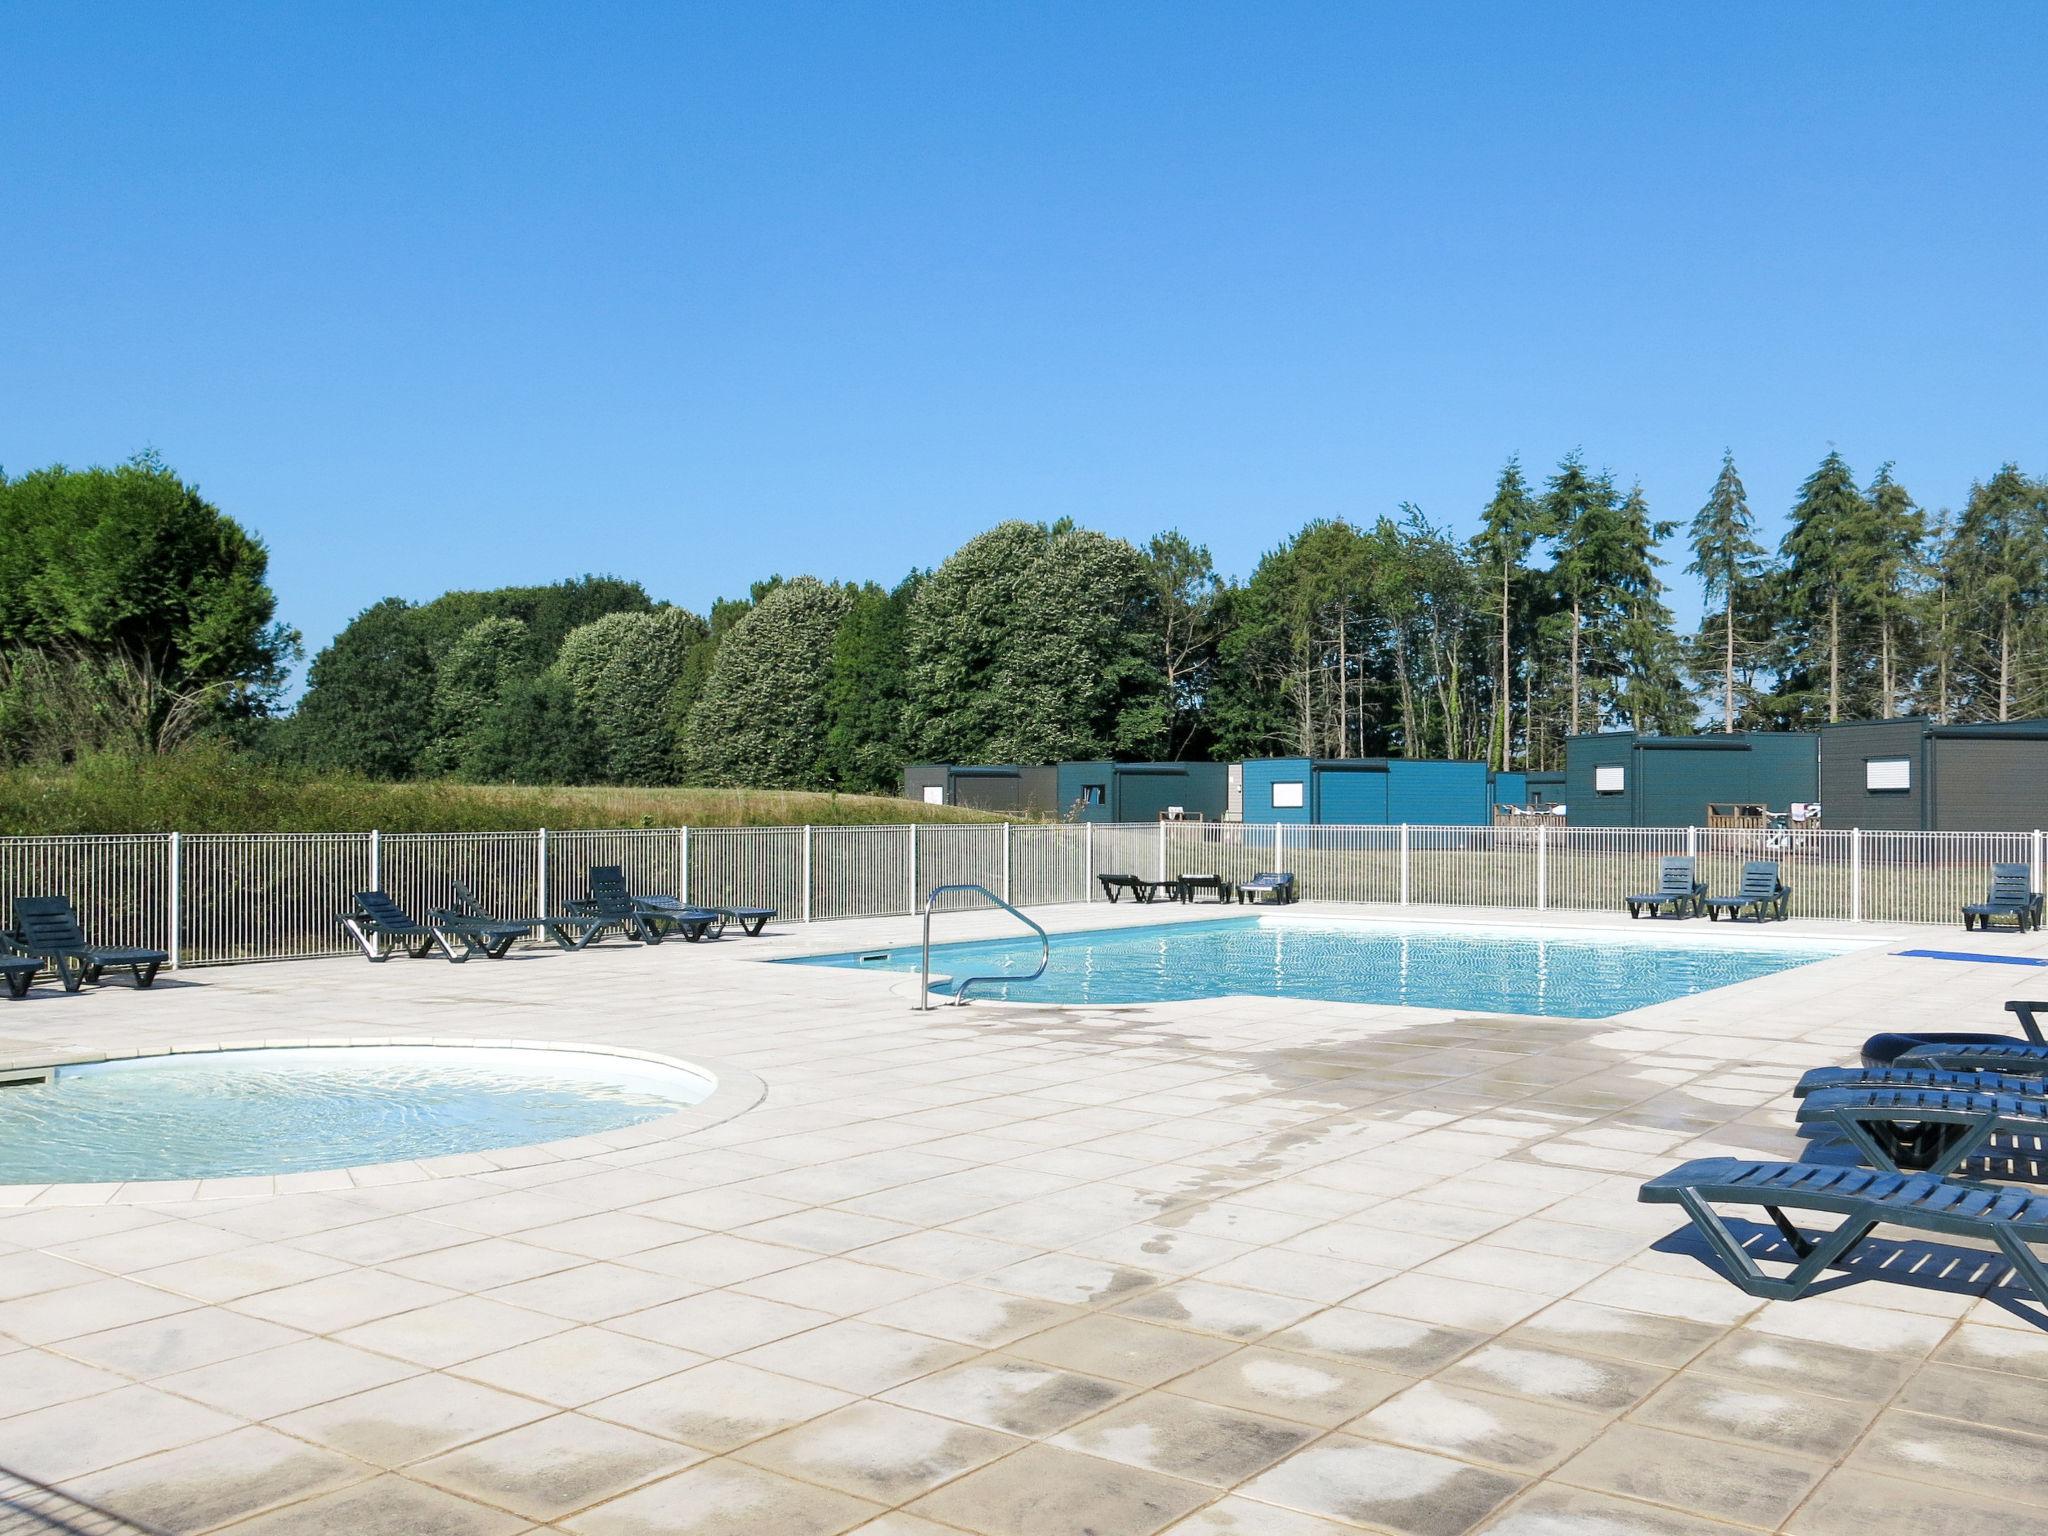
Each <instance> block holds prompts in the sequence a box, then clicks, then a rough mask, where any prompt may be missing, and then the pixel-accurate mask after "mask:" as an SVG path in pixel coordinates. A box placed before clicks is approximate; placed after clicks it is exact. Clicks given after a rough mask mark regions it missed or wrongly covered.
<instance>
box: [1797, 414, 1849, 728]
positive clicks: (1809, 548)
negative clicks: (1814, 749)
mask: <svg viewBox="0 0 2048 1536" xmlns="http://www.w3.org/2000/svg"><path fill="white" fill-rule="evenodd" d="M1868 516H1869V503H1868V502H1866V501H1865V500H1864V499H1863V495H1862V493H1861V492H1860V491H1858V490H1857V489H1856V481H1855V477H1854V476H1852V475H1851V474H1850V473H1849V466H1848V465H1847V464H1846V463H1845V462H1843V459H1842V456H1841V454H1839V453H1836V452H1834V451H1832V450H1830V451H1829V453H1828V456H1827V457H1826V458H1824V459H1822V460H1821V461H1820V467H1819V468H1817V469H1816V470H1814V472H1813V473H1812V474H1810V475H1808V476H1807V477H1806V481H1805V483H1804V484H1803V485H1801V486H1800V487H1799V499H1798V501H1796V502H1795V503H1793V506H1792V522H1791V526H1790V527H1789V528H1787V529H1786V531H1785V539H1784V543H1783V545H1782V547H1781V548H1782V553H1783V555H1784V559H1785V570H1784V581H1783V585H1784V595H1785V597H1786V599H1787V600H1788V602H1789V604H1790V606H1791V609H1792V611H1793V613H1794V614H1795V615H1797V616H1798V619H1799V622H1798V623H1797V624H1796V625H1795V628H1794V631H1793V633H1791V634H1790V635H1788V636H1787V637H1786V639H1787V642H1788V644H1789V646H1790V652H1789V660H1790V663H1791V666H1792V668H1793V670H1795V671H1797V672H1798V673H1800V674H1802V676H1803V678H1804V679H1805V680H1806V681H1807V685H1808V691H1809V692H1810V690H1811V679H1812V677H1813V675H1814V673H1815V672H1816V671H1817V670H1818V668H1817V667H1816V665H1815V661H1816V646H1815V643H1814V639H1813V636H1812V634H1811V624H1812V620H1813V616H1814V615H1816V614H1818V615H1819V616H1820V618H1821V622H1822V630H1823V634H1822V637H1821V640H1820V643H1819V646H1818V648H1817V649H1818V653H1819V659H1820V660H1822V661H1823V662H1824V664H1825V667H1826V670H1827V718H1828V720H1829V722H1830V723H1832V722H1834V721H1837V720H1840V719H1841V718H1842V648H1843V645H1844V643H1845V642H1846V640H1847V638H1848V634H1849V631H1850V628H1851V623H1850V621H1851V620H1852V619H1853V617H1854V615H1853V613H1852V611H1851V609H1852V604H1853V601H1854V599H1855V597H1856V595H1857V593H1858V591H1859V590H1860V589H1859V587H1858V584H1857V573H1856V563H1855V562H1856V551H1857V549H1858V548H1859V547H1860V546H1861V545H1862V544H1863V543H1864V542H1865V531H1864V528H1863V526H1862V525H1863V524H1864V523H1865V522H1866V520H1867V518H1868Z"/></svg>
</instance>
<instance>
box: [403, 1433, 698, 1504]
mask: <svg viewBox="0 0 2048 1536" xmlns="http://www.w3.org/2000/svg"><path fill="white" fill-rule="evenodd" d="M702 1459H703V1453H702V1452H701V1451H696V1450H692V1449H690V1448H689V1447H687V1446H683V1445H678V1444H677V1443H676V1442H675V1441H673V1440H660V1439H656V1438H655V1437H654V1436H652V1435H643V1434H640V1433H639V1432H638V1431H636V1430H630V1429H626V1428H624V1427H622V1426H620V1425H617V1424H606V1423H604V1422H602V1421H600V1420H597V1419H591V1418H585V1417H584V1416H583V1415H581V1414H574V1413H562V1414H557V1415H555V1416H554V1417H553V1418H551V1419H541V1420H538V1421H536V1422H535V1423H532V1424H527V1425H523V1426H522V1427H520V1428H518V1429H511V1430H507V1431H505V1433H503V1434H500V1435H493V1436H491V1437H490V1438H489V1439H488V1440H479V1441H476V1442H475V1443H473V1444H470V1445H466V1446H463V1447H461V1448H460V1449H458V1450H453V1451H448V1452H446V1453H444V1454H442V1455H440V1456H436V1457H434V1458H433V1459H432V1460H430V1461H423V1462H419V1463H417V1464H416V1465H414V1466H413V1467H412V1468H411V1469H410V1475H411V1476H413V1477H416V1478H418V1479H419V1480H420V1481H422V1482H428V1483H432V1484H434V1485H435V1486H436V1487H440V1488H445V1489H447V1490H448V1491H449V1492H450V1493H456V1494H461V1495H463V1496H464V1497H466V1498H473V1499H480V1500H484V1501H487V1502H489V1503H492V1504H496V1505H500V1506H502V1507H504V1508H506V1509H509V1510H511V1511H512V1512H513V1513H515V1514H520V1515H524V1516H526V1517H527V1518H528V1519H529V1520H559V1519H561V1518H562V1517H563V1516H564V1515H567V1514H570V1513H572V1512H574V1511H576V1510H579V1509H586V1508H588V1507H589V1506H590V1505H592V1504H595V1503H597V1502H598V1501H599V1500H600V1499H609V1498H614V1497H616V1496H618V1495H619V1494H622V1493H625V1492H627V1491H628V1490H630V1489H634V1488H638V1487H640V1486H641V1485H642V1484H643V1483H651V1482H653V1481H654V1480H655V1479H656V1478H660V1477H666V1476H667V1475H669V1474H670V1473H673V1472H679V1471H681V1470H682V1469H683V1468H684V1467H687V1466H690V1465H691V1464H692V1463H694V1462H697V1461H701V1460H702Z"/></svg>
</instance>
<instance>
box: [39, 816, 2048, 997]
mask: <svg viewBox="0 0 2048 1536" xmlns="http://www.w3.org/2000/svg"><path fill="white" fill-rule="evenodd" d="M1678 853H1684V854H1691V855H1692V856H1693V857H1694V858H1696V859H1697V860H1698V861H1699V873H1700V878H1702V879H1703V880H1705V881H1706V882H1707V884H1708V886H1709V887H1710V888H1711V889H1713V890H1716V891H1729V890H1733V889H1734V888H1735V887H1736V885H1737V884H1738V883H1739V882H1740V880H1741V877H1742V866H1743V864H1744V863H1745V862H1746V861H1748V860H1751V859H1774V860H1776V861H1777V862H1778V863H1779V865H1780V866H1781V868H1782V871H1783V875H1784V878H1785V881H1786V883H1787V884H1788V885H1790V886H1791V888H1792V900H1791V911H1792V915H1793V916H1795V917H1806V918H1817V919H1824V920H1829V921H1835V922H1872V923H1947V922H1953V921H1954V920H1955V917H1956V913H1957V909H1958V908H1959V907H1960V906H1961V905H1962V904H1963V903H1964V902H1967V901H1974V900H1977V899H1979V898H1981V897H1982V896H1983V894H1984V891H1985V887H1986V885H1987V883H1988V878H1989V873H1990V867H1991V866H1992V865H1993V864H2026V865H2028V866H2029V867H2030V868H2031V869H2032V871H2033V877H2034V885H2035V889H2037V890H2038V889H2040V888H2041V886H2042V877H2043V868H2042V856H2043V838H2042V834H2041V833H2040V832H2038V831H2036V832H1859V831H1816V832H1803V833H1802V832H1786V831H1783V830H1770V829H1759V830H1748V829H1736V828H1704V827H1615V828H1606V827H1548V826H1542V825H1538V826H1534V827H1521V826H1500V827H1425V826H1393V827H1383V826H1372V827H1333V826H1282V825H1274V824H1271V823H1249V822H1247V823H1239V822H1147V823H1143V824H1139V825H1118V826H1112V825H1067V824H1061V825H1054V826H1019V825H1012V824H1004V825H988V826H900V827H873V826H862V827H665V828H652V829H647V828H636V829H632V830H622V831H615V832H544V831H536V832H459V833H377V832H336V833H246V834H231V835H220V834H205V835H196V834H187V833H176V832H172V833H163V834H151V835H133V836H118V837H13V838H0V918H4V916H5V913H6V912H7V910H8V907H9V906H10V905H11V903H12V900H13V898H14V897H16V896H32V895H50V894H59V893H61V894H64V895H68V896H70V897H71V898H72V900H73V901H74V902H75V903H76V904H77V905H78V908H79V913H80V916H81V918H82V919H83V921H84V924H85V927H86V931H87V934H88V936H89V937H92V938H95V939H96V940H98V941H100V942H104V943H110V944H145V945H148V946H150V947H152V948H157V949H163V950H166V951H168V952H169V953H170V954H171V956H172V957H173V963H174V964H177V965H184V966H191V965H217V964H225V963H229V962H234V961H243V960H285V959H299V958H307V957H312V956H318V955H338V954H344V953H347V952H348V944H347V941H346V938H345V936H344V934H343V932H342V929H341V925H340V916H341V914H342V912H343V911H345V910H346V909H347V908H348V906H349V905H350V903H351V901H352V899H353V897H354V894H355V893H356V892H357V891H361V890H366V889H370V888H372V887H380V888H382V889H384V890H388V891H389V892H390V893H391V894H392V895H393V896H394V897H395V898H396V899H397V900H398V902H399V904H400V905H402V906H404V907H406V908H407V909H408V910H410V911H413V912H415V913H425V912H427V911H430V910H432V909H433V908H435V907H440V906H445V905H447V904H448V902H449V898H450V896H451V895H452V893H453V890H454V887H455V886H457V885H463V886H466V887H467V888H468V889H469V890H470V891H472V892H473V893H474V894H475V895H476V897H477V899H478V900H480V901H481V902H482V903H483V904H484V906H485V907H487V908H488V909H489V910H490V911H492V912H494V913H497V914H501V915H504V916H511V917H528V916H539V915H543V914H547V913H553V912H559V911H560V910H562V907H563V904H564V903H566V902H568V901H570V900H573V899H574V898H576V897H578V896H581V895H582V894H583V893H584V891H585V889H586V887H587V886H588V883H589V875H590V869H591V866H593V865H597V864H617V865H620V866H621V867H623V868H624V869H625V871H626V877H627V880H628V881H629V883H630V884H631V886H632V888H633V889H634V890H635V891H639V892H646V893H648V894H656V893H659V894H662V895H674V896H678V897H681V898H682V899H684V900H686V901H690V902H694V903H697V904H698V905H701V906H768V907H774V908H776V909H777V910H778V911H779V912H780V913H781V914H782V918H783V920H784V921H789V922H822V921H826V920H829V919H835V918H851V917H891V916H904V915H907V914H910V913H913V912H917V911H920V910H922V909H923V906H924V893H925V892H927V891H929V890H931V889H933V888H934V887H936V886H941V885H969V884H971V885H982V886H986V887H987V888H988V889H990V890H992V891H994V892H996V893H997V894H999V895H1000V896H1002V897H1003V898H1004V899H1005V900H1007V901H1009V902H1011V903H1013V904H1015V905H1017V906H1020V907H1028V906H1047V905H1051V904H1055V903H1060V902H1082V901H1097V900H1100V899H1101V892H1100V889H1099V887H1098V884H1097V877H1098V876H1101V875H1107V874H1131V875H1139V876H1142V877H1143V878H1145V879H1148V880H1164V879H1169V878H1171V877H1172V876H1174V875H1179V874H1204V875H1218V876H1221V877H1222V878H1223V879H1225V880H1227V881H1231V882H1237V881H1242V880H1248V879H1250V878H1251V877H1252V876H1253V875H1254V874H1256V873H1258V872H1259V871H1260V870H1267V869H1280V870H1291V871H1293V872H1294V874H1295V877H1296V885H1297V888H1298V890H1299V891H1300V894H1301V895H1303V896H1304V897H1307V898H1309V899H1311V900H1317V901H1334V902H1386V903H1394V904H1401V905H1416V906H1422V905H1454V906H1479V907H1505V908H1515V909H1521V910H1528V911H1546V910H1556V911H1605V910H1612V909H1613V908H1615V907H1618V906H1620V905H1621V902H1622V899H1623V898H1624V897H1626V896H1629V895H1632V894H1634V893H1635V892H1638V891H1647V890H1653V889H1655V887H1656V883H1657V861H1658V859H1660V858H1662V857H1664V856H1665V855H1667V854H1678ZM945 905H946V906H947V907H949V908H969V907H974V906H985V905H986V903H985V902H982V901H981V900H980V898H978V897H973V896H959V897H949V898H947V899H946V902H945Z"/></svg>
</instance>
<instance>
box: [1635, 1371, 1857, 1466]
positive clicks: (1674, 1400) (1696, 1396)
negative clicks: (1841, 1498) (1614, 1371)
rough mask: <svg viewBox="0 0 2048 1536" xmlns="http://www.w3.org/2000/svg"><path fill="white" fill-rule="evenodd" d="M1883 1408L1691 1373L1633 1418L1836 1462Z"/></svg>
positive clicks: (1708, 1436) (1652, 1398)
mask: <svg viewBox="0 0 2048 1536" xmlns="http://www.w3.org/2000/svg"><path fill="white" fill-rule="evenodd" d="M1878 1406H1879V1405H1878V1404H1877V1403H1875V1402H1872V1403H1865V1404H1861V1405H1858V1404H1852V1403H1845V1402H1842V1401H1841V1400H1840V1399H1838V1398H1830V1397H1814V1396H1812V1395H1810V1394H1808V1393H1804V1392H1787V1391H1784V1390H1781V1389H1774V1390H1761V1389H1758V1388H1753V1387H1747V1386H1743V1385H1742V1384H1740V1383H1738V1382H1732V1381H1723V1380H1720V1379H1718V1378H1716V1377H1711V1376H1705V1375H1692V1374H1687V1375H1683V1376H1679V1377H1677V1378H1676V1379H1674V1380H1673V1381H1672V1382H1671V1383H1670V1385H1668V1386H1666V1387H1665V1388H1663V1390H1661V1391H1659V1392H1658V1393H1657V1394H1656V1395H1655V1396H1653V1397H1651V1398H1650V1399H1649V1400H1648V1401H1647V1402H1645V1403H1643V1404H1642V1405H1641V1406H1640V1407H1639V1408H1637V1409H1636V1410H1635V1412H1634V1414H1633V1417H1634V1418H1635V1420H1636V1421H1637V1422H1638V1423H1642V1424H1650V1425H1654V1426H1655V1427H1657V1428H1659V1429H1669V1430H1675V1431H1677V1432H1679V1433H1680V1434H1691V1435H1703V1436H1706V1437H1707V1438H1709V1439H1715V1440H1739V1441H1742V1442H1744V1443H1745V1444H1749V1445H1759V1446H1762V1447H1763V1448H1764V1449H1766V1450H1774V1451H1783V1452H1788V1453H1790V1454H1792V1455H1795V1456H1816V1457H1821V1458H1824V1459H1827V1460H1833V1459H1834V1458H1835V1457H1838V1456H1840V1455H1841V1454H1842V1453H1843V1452H1845V1451H1847V1450H1848V1449H1849V1447H1850V1446H1851V1445H1852V1444H1853V1443H1854V1442H1855V1440H1856V1437H1857V1436H1858V1435H1860V1434H1861V1433H1862V1432H1863V1428H1864V1426H1865V1425H1866V1424H1868V1423H1869V1422H1870V1419H1871V1416H1872V1415H1873V1414H1874V1413H1876V1411H1877V1409H1878Z"/></svg>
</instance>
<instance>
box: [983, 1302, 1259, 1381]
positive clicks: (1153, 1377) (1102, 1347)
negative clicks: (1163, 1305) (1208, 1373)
mask: <svg viewBox="0 0 2048 1536" xmlns="http://www.w3.org/2000/svg"><path fill="white" fill-rule="evenodd" d="M1234 1348H1236V1346H1235V1345H1233V1344H1231V1343H1229V1342H1227V1341H1225V1340H1222V1339H1214V1338H1208V1337H1205V1336H1203V1335H1200V1334H1193V1333H1188V1332H1185V1331H1183V1330H1181V1329H1178V1328H1161V1327H1158V1326H1155V1325H1154V1324H1151V1323H1145V1322H1140V1321H1138V1320H1137V1319H1135V1318H1126V1317H1114V1316H1106V1315H1097V1316H1094V1317H1083V1318H1079V1319H1077V1320H1075V1321H1074V1322H1071V1323H1063V1324H1061V1325H1060V1326H1059V1327H1057V1328H1052V1329H1048V1330H1047V1331H1046V1332H1044V1333H1035V1334H1033V1335H1031V1337H1029V1338H1027V1339H1020V1340H1018V1341H1017V1342H1016V1343H1015V1344H1013V1345H1012V1346H1011V1347H1010V1351H1009V1352H1010V1353H1011V1354H1014V1355H1020V1356H1022V1357H1023V1358H1025V1359H1027V1360H1038V1361H1042V1362H1044V1363H1045V1364H1047V1365H1057V1366H1060V1367H1062V1368H1064V1369H1066V1370H1070V1371H1079V1372H1082V1373H1083V1374H1085V1375H1090V1376H1107V1377H1109V1378H1110V1379H1111V1380H1113V1381H1127V1382H1130V1383H1131V1384H1132V1385H1133V1386H1140V1387H1152V1386H1157V1385H1159V1384H1160V1383H1161V1382H1163V1381H1168V1380H1171V1379H1172V1378H1173V1377H1175V1376H1181V1375H1185V1374H1186V1373H1187V1372H1189V1371H1192V1370H1196V1369H1198V1368H1200V1367H1201V1366H1204V1365H1207V1364H1209V1362H1210V1361H1212V1360H1216V1359H1219V1358H1221V1357H1222V1356H1224V1355H1227V1354H1229V1353H1230V1352H1231V1351H1232V1350H1233V1349H1234Z"/></svg>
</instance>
